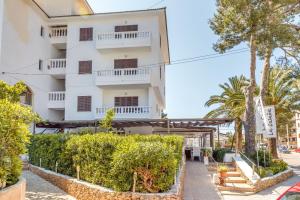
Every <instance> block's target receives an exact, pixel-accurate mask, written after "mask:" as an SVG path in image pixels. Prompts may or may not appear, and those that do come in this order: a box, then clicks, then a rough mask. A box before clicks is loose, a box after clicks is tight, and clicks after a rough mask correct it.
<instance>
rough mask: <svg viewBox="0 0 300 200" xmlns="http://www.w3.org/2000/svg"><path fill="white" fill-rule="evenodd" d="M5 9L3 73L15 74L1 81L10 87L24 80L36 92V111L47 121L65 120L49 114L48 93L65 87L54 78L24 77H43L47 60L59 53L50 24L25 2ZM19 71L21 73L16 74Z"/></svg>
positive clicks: (11, 1)
mask: <svg viewBox="0 0 300 200" xmlns="http://www.w3.org/2000/svg"><path fill="white" fill-rule="evenodd" d="M3 6H4V10H3V11H4V12H3V15H4V18H3V31H2V47H1V49H2V52H1V57H2V59H1V64H0V71H5V72H11V73H13V74H9V75H7V74H5V75H2V74H0V79H1V80H4V81H6V82H8V83H9V84H15V83H16V82H18V81H20V80H23V81H24V82H25V83H26V84H27V85H28V87H30V89H31V90H32V91H33V98H34V99H33V109H34V110H35V111H36V112H37V113H39V114H40V115H41V117H42V118H43V119H45V120H56V119H59V118H63V116H61V114H60V113H57V112H49V111H48V108H47V102H48V92H50V91H55V90H56V89H57V88H59V87H61V86H60V83H59V82H57V81H56V80H55V79H53V78H52V77H50V76H43V75H30V76H29V75H20V74H28V73H29V74H43V73H44V70H45V69H46V67H47V66H46V62H47V59H48V58H51V57H53V56H55V55H56V54H57V52H56V50H55V49H54V48H53V47H52V45H51V44H50V42H49V38H48V29H47V26H48V24H47V22H46V21H44V19H43V17H42V16H41V15H40V14H38V13H36V12H35V10H34V9H33V8H32V7H30V6H29V4H28V3H27V2H26V1H24V0H6V1H4V5H3ZM16 13H18V14H16ZM41 26H44V27H45V37H41V36H40V28H41ZM39 59H42V60H43V63H44V65H43V70H41V71H40V70H39V69H38V61H39ZM16 72H17V73H19V74H14V73H16Z"/></svg>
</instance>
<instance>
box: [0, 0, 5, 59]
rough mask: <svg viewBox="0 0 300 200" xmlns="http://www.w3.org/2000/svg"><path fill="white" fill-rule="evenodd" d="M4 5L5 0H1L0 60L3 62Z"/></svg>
mask: <svg viewBox="0 0 300 200" xmlns="http://www.w3.org/2000/svg"><path fill="white" fill-rule="evenodd" d="M3 6H4V0H0V62H1V50H2V27H3V15H4V11H3Z"/></svg>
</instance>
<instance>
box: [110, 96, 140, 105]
mask: <svg viewBox="0 0 300 200" xmlns="http://www.w3.org/2000/svg"><path fill="white" fill-rule="evenodd" d="M138 105H139V97H137V96H132V97H115V106H116V107H120V106H138Z"/></svg>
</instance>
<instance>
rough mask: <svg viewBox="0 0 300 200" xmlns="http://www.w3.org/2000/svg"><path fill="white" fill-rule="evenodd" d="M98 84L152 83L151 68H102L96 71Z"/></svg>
mask: <svg viewBox="0 0 300 200" xmlns="http://www.w3.org/2000/svg"><path fill="white" fill-rule="evenodd" d="M95 80H96V85H97V86H114V85H132V84H140V85H141V84H142V85H149V84H150V83H151V68H126V69H111V70H100V71H97V73H96V79H95Z"/></svg>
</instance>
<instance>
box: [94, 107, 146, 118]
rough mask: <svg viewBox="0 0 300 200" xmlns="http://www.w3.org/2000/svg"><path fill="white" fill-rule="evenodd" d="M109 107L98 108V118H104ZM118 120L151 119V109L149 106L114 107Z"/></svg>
mask: <svg viewBox="0 0 300 200" xmlns="http://www.w3.org/2000/svg"><path fill="white" fill-rule="evenodd" d="M109 109H111V108H109V107H105V108H96V118H97V119H99V118H103V117H104V116H105V114H106V112H107V111H108V110H109ZM113 109H114V111H115V118H116V119H140V118H144V119H147V118H150V112H151V107H148V106H124V107H113Z"/></svg>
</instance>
